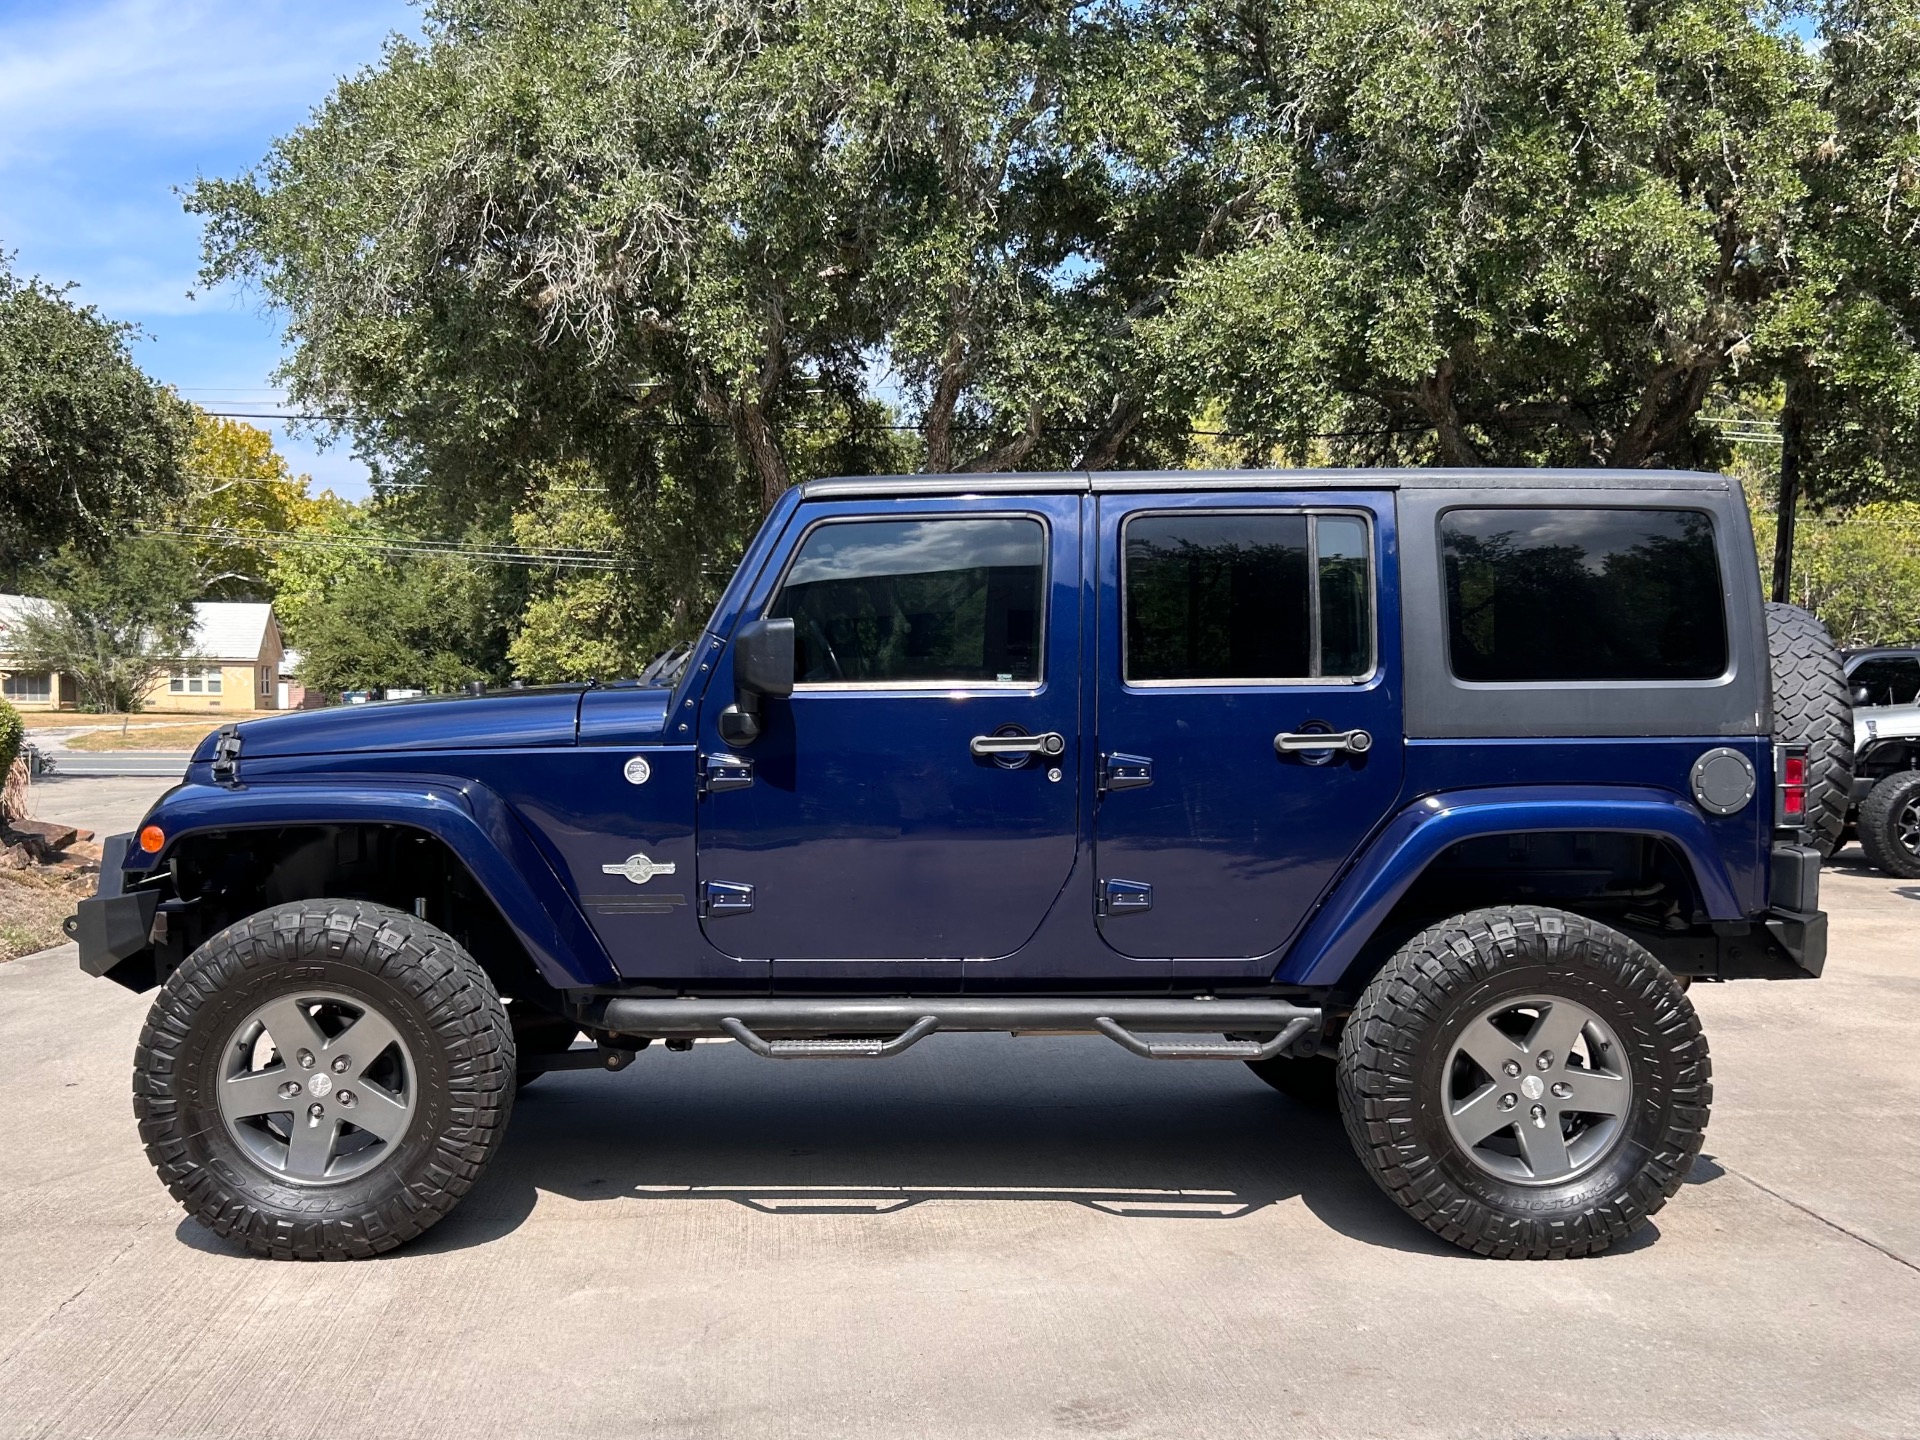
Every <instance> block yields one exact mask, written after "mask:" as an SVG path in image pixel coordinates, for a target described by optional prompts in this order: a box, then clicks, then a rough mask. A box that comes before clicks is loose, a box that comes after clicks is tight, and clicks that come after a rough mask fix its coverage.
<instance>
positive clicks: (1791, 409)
mask: <svg viewBox="0 0 1920 1440" xmlns="http://www.w3.org/2000/svg"><path fill="white" fill-rule="evenodd" d="M1805 398H1806V397H1805V394H1804V390H1803V386H1802V384H1801V383H1800V382H1798V380H1797V379H1790V380H1788V381H1787V400H1786V404H1785V405H1784V406H1783V407H1782V408H1781V411H1780V502H1779V505H1778V506H1777V507H1776V509H1775V512H1774V513H1775V517H1776V520H1777V523H1776V525H1775V527H1774V532H1773V598H1774V599H1775V600H1776V601H1778V602H1780V603H1781V604H1783V605H1785V604H1790V603H1792V599H1793V529H1794V522H1795V520H1796V519H1797V518H1798V514H1799V509H1800V425H1801V410H1802V406H1803V404H1804V402H1805Z"/></svg>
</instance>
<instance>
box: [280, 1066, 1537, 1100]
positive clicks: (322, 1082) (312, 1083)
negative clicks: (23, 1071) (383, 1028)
mask: <svg viewBox="0 0 1920 1440" xmlns="http://www.w3.org/2000/svg"><path fill="white" fill-rule="evenodd" d="M1527 1078H1528V1079H1529V1080H1531V1079H1532V1078H1533V1077H1532V1076H1531V1075H1529V1076H1528V1077H1527ZM331 1089H333V1077H332V1076H331V1075H329V1074H327V1073H326V1071H324V1070H323V1071H321V1072H320V1073H319V1074H317V1075H311V1076H309V1077H307V1090H308V1091H309V1093H311V1094H312V1095H313V1096H314V1097H315V1098H318V1097H319V1096H322V1095H325V1094H326V1093H327V1092H328V1091H329V1090H331ZM1529 1093H1531V1094H1534V1095H1538V1094H1539V1093H1540V1092H1539V1091H1538V1090H1534V1091H1531V1092H1529Z"/></svg>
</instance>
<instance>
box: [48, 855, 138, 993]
mask: <svg viewBox="0 0 1920 1440" xmlns="http://www.w3.org/2000/svg"><path fill="white" fill-rule="evenodd" d="M132 840H133V837H132V836H131V835H109V836H108V837H107V838H106V839H105V840H104V841H102V842H101V845H100V893H99V894H97V895H95V896H93V897H92V898H90V899H87V900H82V901H81V902H80V905H79V907H78V909H76V910H75V912H74V913H73V914H72V915H71V916H69V917H68V919H67V922H66V927H65V928H66V932H67V934H68V935H69V936H71V937H72V938H73V939H74V940H76V941H78V942H79V945H80V968H81V969H82V970H84V971H86V972H87V974H89V975H103V976H105V977H106V978H107V979H109V980H114V981H117V982H119V983H120V984H122V985H125V986H126V987H127V988H128V989H129V990H151V989H152V988H153V987H154V985H155V984H156V983H158V981H157V977H156V975H155V973H154V958H153V916H154V911H155V910H156V909H158V907H159V904H160V892H159V891H158V890H134V891H129V892H122V890H121V888H120V875H121V864H122V862H123V861H124V860H125V859H126V854H127V846H128V845H129V844H131V843H132Z"/></svg>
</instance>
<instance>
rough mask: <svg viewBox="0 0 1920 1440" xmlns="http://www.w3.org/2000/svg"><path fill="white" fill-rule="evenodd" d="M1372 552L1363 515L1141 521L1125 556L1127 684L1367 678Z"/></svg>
mask: <svg viewBox="0 0 1920 1440" xmlns="http://www.w3.org/2000/svg"><path fill="white" fill-rule="evenodd" d="M1369 554H1370V551H1369V542H1368V530H1367V524H1366V522H1365V521H1364V520H1362V519H1360V518H1359V517H1357V516H1349V515H1307V514H1290V515H1269V514H1260V513H1257V512H1253V513H1241V514H1233V515H1195V514H1172V515H1141V516H1137V517H1135V518H1133V519H1131V520H1129V521H1128V522H1127V525H1126V531H1125V537H1124V542H1123V552H1122V564H1123V572H1124V573H1123V575H1122V584H1123V586H1124V591H1125V607H1126V636H1127V644H1126V660H1125V674H1126V678H1127V679H1128V680H1129V681H1155V680H1160V681H1168V680H1184V681H1231V680H1305V679H1311V678H1314V677H1316V676H1323V675H1325V676H1355V675H1363V674H1366V673H1367V672H1369V671H1370V670H1371V669H1372V667H1373V656H1372V647H1373V623H1372V604H1373V596H1372V576H1371V567H1370V565H1369V561H1368V557H1369ZM1316 601H1317V602H1318V603H1317V604H1316Z"/></svg>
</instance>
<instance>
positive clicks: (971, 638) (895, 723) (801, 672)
mask: <svg viewBox="0 0 1920 1440" xmlns="http://www.w3.org/2000/svg"><path fill="white" fill-rule="evenodd" d="M1081 504H1082V502H1081V500H1080V499H1079V498H1078V497H1076V496H1071V495H1067V496H1037V497H1030V498H1022V499H1020V500H1017V501H1009V500H1006V499H1001V498H997V497H980V498H971V497H967V498H962V497H954V498H940V499H924V500H922V499H916V500H904V501H879V502H859V503H840V504H836V505H835V506H834V507H833V509H832V511H831V513H820V514H818V516H817V518H810V517H809V514H808V511H807V510H806V509H804V508H803V509H802V510H801V511H800V512H799V515H798V517H797V518H796V521H795V524H796V526H797V527H798V531H799V535H798V539H797V540H796V541H795V542H794V544H793V545H792V546H791V547H789V549H788V551H787V552H786V553H787V557H788V558H787V559H786V561H785V563H784V564H783V565H782V566H781V567H780V568H779V570H778V572H777V573H776V575H775V576H774V577H772V579H771V581H770V582H769V583H767V584H763V585H762V586H761V587H759V591H758V593H757V594H756V596H755V597H754V598H753V600H752V601H751V602H750V608H749V611H748V612H747V613H749V614H752V615H766V616H772V617H788V618H791V619H792V620H793V621H794V629H795V637H796V658H795V668H796V673H795V676H794V682H795V683H794V691H793V694H792V695H791V696H790V697H788V698H786V699H773V700H769V701H767V702H766V703H765V705H764V724H765V731H764V733H763V734H761V735H760V737H759V738H758V739H757V740H755V741H754V742H753V743H752V744H751V745H750V746H745V747H742V748H741V750H740V752H739V758H741V759H744V760H746V761H748V762H750V764H751V783H750V784H748V785H746V786H745V787H743V788H739V789H732V790H725V791H714V792H713V793H709V794H708V795H706V796H705V797H704V798H703V799H702V800H701V802H700V805H699V815H700V819H699V870H700V881H701V886H702V892H703V897H704V906H703V918H702V922H701V923H702V927H703V929H704V930H705V933H706V935H707V938H708V940H709V941H710V942H711V943H712V944H713V945H715V946H717V947H718V948H719V949H721V950H722V951H724V952H725V953H727V954H729V955H732V956H735V957H738V958H741V959H753V960H759V959H765V960H771V961H773V962H774V963H773V980H774V984H775V985H776V986H778V985H783V984H801V985H809V986H819V985H831V984H833V983H835V982H849V983H854V984H861V985H870V984H872V983H874V982H875V981H878V980H885V981H889V982H891V981H899V982H902V983H911V984H912V985H914V986H916V987H924V986H926V985H934V986H958V985H959V984H960V982H961V974H962V970H963V969H964V962H966V961H968V960H984V959H994V958H999V957H1003V956H1007V955H1011V954H1013V953H1014V952H1015V951H1017V950H1019V949H1020V948H1021V947H1022V946H1023V945H1024V944H1025V943H1026V942H1027V940H1028V939H1029V937H1031V936H1032V935H1033V933H1034V931H1035V930H1037V929H1038V928H1039V926H1040V922H1041V921H1042V920H1043V919H1044V918H1045V917H1046V915H1047V912H1048V910H1049V909H1050V908H1051V907H1052V906H1053V905H1054V903H1055V902H1056V900H1057V899H1058V898H1059V896H1060V894H1061V890H1062V887H1063V886H1064V885H1065V883H1066V880H1067V876H1068V874H1069V873H1070V872H1071V870H1072V868H1073V862H1074V855H1075V850H1076V847H1077V845H1078V836H1079V822H1078V814H1077V795H1078V788H1077V785H1076V783H1075V780H1076V777H1077V775H1078V773H1079V771H1078V762H1077V757H1078V755H1079V750H1080V715H1079V670H1080V653H1079V634H1080V614H1081V611H1080V558H1079V557H1080V507H1081ZM721 680H722V677H720V676H716V688H715V689H714V690H711V691H709V693H708V698H707V709H708V711H717V710H718V709H719V708H720V707H721V706H723V705H725V704H726V703H727V699H728V698H729V692H728V691H726V690H725V689H723V688H719V686H720V682H721ZM701 725H702V734H703V736H707V737H709V743H708V744H707V745H703V749H718V748H720V747H719V746H718V745H717V744H715V743H713V742H714V741H715V740H717V737H716V736H714V735H713V733H712V731H713V726H712V718H711V715H710V714H703V717H702V722H701ZM995 739H997V740H1000V741H1002V742H1006V741H1015V742H1020V743H1022V744H1025V745H1027V746H1028V748H1030V749H1032V750H1033V751H1034V752H1035V753H1031V754H1018V753H1006V752H1001V753H997V754H981V753H977V752H979V751H980V750H981V749H983V748H987V747H984V746H982V745H978V744H976V743H975V742H976V741H990V740H995ZM715 887H722V888H719V889H716V888H715Z"/></svg>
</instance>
